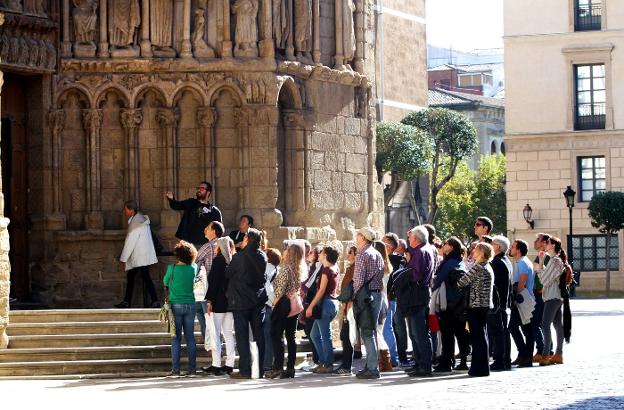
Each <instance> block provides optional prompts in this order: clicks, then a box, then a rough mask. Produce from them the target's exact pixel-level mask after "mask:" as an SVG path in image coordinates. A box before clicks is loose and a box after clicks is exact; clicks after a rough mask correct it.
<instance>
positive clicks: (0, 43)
mask: <svg viewBox="0 0 624 410" xmlns="http://www.w3.org/2000/svg"><path fill="white" fill-rule="evenodd" d="M9 46H10V43H9V37H8V36H7V34H6V31H3V32H2V36H0V62H6V61H7V59H8V58H9Z"/></svg>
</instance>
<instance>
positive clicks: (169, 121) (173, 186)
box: [156, 108, 178, 195]
mask: <svg viewBox="0 0 624 410" xmlns="http://www.w3.org/2000/svg"><path fill="white" fill-rule="evenodd" d="M176 117H177V116H176V113H175V111H174V110H173V109H172V108H161V109H159V110H158V112H157V113H156V119H157V121H158V123H159V125H160V128H161V130H162V132H163V135H164V137H165V138H164V139H165V155H164V159H165V162H164V164H163V167H164V173H165V184H166V185H167V190H171V191H173V192H174V194H176V195H177V193H178V192H177V190H178V167H177V160H176V157H177V149H176V125H177V118H176Z"/></svg>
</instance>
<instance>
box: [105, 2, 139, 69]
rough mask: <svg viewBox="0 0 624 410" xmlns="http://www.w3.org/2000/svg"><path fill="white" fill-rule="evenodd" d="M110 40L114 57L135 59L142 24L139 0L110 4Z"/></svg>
mask: <svg viewBox="0 0 624 410" xmlns="http://www.w3.org/2000/svg"><path fill="white" fill-rule="evenodd" d="M108 4H109V7H108V10H109V12H108V15H109V17H108V38H109V43H110V45H111V56H113V57H135V56H138V54H139V48H138V47H137V46H136V37H137V28H138V27H139V24H140V23H141V16H140V14H139V2H138V0H110V1H109V2H108Z"/></svg>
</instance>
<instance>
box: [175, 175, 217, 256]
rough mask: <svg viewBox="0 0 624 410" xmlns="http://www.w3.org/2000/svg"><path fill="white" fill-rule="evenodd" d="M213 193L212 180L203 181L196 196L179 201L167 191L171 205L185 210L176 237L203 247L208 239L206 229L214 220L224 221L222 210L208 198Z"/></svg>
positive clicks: (176, 208)
mask: <svg viewBox="0 0 624 410" xmlns="http://www.w3.org/2000/svg"><path fill="white" fill-rule="evenodd" d="M211 194H212V185H211V184H210V182H206V181H202V182H201V183H200V184H199V186H198V187H197V193H196V194H195V198H189V199H185V200H184V201H177V200H175V199H174V197H173V192H171V191H168V192H167V194H166V195H167V199H168V200H169V206H170V207H171V209H173V210H176V211H184V214H183V215H182V220H180V225H178V230H177V231H176V237H177V238H179V239H182V240H185V241H187V242H190V243H192V244H193V245H195V247H196V248H197V249H199V248H201V246H202V245H203V244H205V243H206V242H207V241H208V240H207V239H206V237H205V236H204V229H206V227H207V226H208V224H209V223H210V222H212V221H217V222H223V221H222V218H221V211H220V210H219V208H217V207H216V206H214V205H213V204H211V203H210V201H209V200H208V199H209V198H210V195H211Z"/></svg>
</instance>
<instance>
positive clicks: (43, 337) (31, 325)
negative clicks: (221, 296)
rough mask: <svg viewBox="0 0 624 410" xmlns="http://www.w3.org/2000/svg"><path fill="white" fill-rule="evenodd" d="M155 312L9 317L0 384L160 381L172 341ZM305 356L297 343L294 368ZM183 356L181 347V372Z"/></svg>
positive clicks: (202, 354)
mask: <svg viewBox="0 0 624 410" xmlns="http://www.w3.org/2000/svg"><path fill="white" fill-rule="evenodd" d="M158 311H159V309H102V310H95V309H85V310H45V311H36V310H31V311H15V312H13V311H12V312H11V315H10V320H11V322H10V325H9V327H8V329H7V333H8V334H9V337H10V344H9V348H8V349H5V350H0V379H5V378H24V379H29V378H46V377H50V378H72V379H75V378H98V377H121V376H123V377H137V376H136V375H141V377H150V376H162V375H164V374H166V373H167V372H168V371H169V370H170V368H171V336H169V334H168V333H166V332H165V331H164V327H163V325H162V324H161V323H160V322H159V321H158V320H157V319H156V318H157V316H158ZM195 338H196V341H197V344H198V346H197V352H198V353H197V367H198V368H199V367H201V366H206V365H209V364H210V363H211V359H210V357H209V353H208V352H206V351H205V349H204V347H203V340H202V337H201V333H200V332H199V324H198V323H196V324H195ZM223 350H225V349H223ZM308 351H310V342H309V341H307V340H301V341H299V342H298V352H299V353H298V354H297V363H301V362H303V361H304V360H305V359H306V355H307V353H306V352H308ZM185 356H186V348H185V346H184V345H183V351H182V368H183V369H184V368H185V366H186V358H185ZM237 360H238V358H237Z"/></svg>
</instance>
